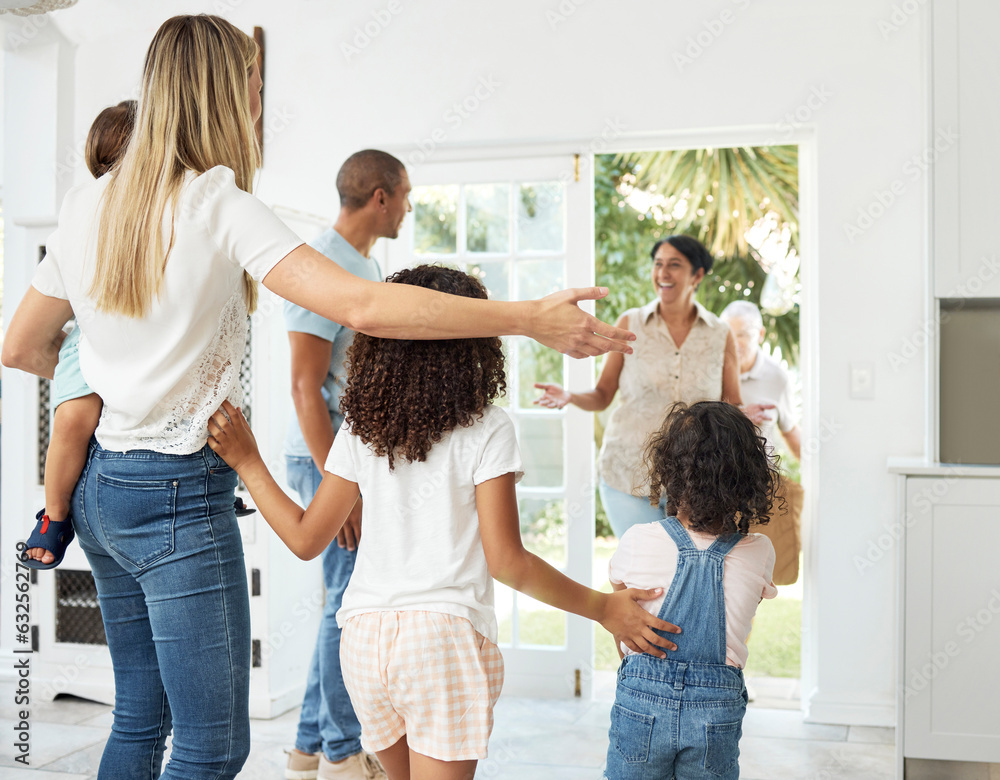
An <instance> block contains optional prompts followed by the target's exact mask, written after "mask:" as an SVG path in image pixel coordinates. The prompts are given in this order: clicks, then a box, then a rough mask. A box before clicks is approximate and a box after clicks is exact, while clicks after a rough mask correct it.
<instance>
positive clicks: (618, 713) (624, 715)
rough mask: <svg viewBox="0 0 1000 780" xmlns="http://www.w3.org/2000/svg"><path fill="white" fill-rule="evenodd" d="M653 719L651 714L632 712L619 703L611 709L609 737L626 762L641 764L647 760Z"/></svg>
mask: <svg viewBox="0 0 1000 780" xmlns="http://www.w3.org/2000/svg"><path fill="white" fill-rule="evenodd" d="M655 720H656V718H654V717H653V716H652V715H644V714H642V713H641V712H632V710H627V709H625V708H624V707H622V706H621V705H620V704H616V705H615V706H614V708H613V709H612V710H611V732H612V735H611V738H612V740H614V744H615V750H617V751H618V753H619V754H620V755H621V757H622V759H623V760H624V761H625V763H626V764H642V763H645V762H646V761H648V760H649V741H650V739H651V738H652V735H653V721H655Z"/></svg>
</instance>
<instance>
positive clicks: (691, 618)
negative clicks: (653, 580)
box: [658, 517, 740, 664]
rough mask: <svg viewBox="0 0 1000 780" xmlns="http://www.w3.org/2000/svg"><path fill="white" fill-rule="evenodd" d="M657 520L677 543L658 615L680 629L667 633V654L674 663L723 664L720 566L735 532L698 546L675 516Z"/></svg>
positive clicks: (723, 602) (723, 609)
mask: <svg viewBox="0 0 1000 780" xmlns="http://www.w3.org/2000/svg"><path fill="white" fill-rule="evenodd" d="M660 525H662V526H663V529H664V530H665V531H666V532H667V533H668V534H669V535H670V538H671V539H673V540H674V543H675V544H676V545H677V571H676V572H675V574H674V579H673V582H671V584H670V589H669V590H668V591H667V595H666V597H665V598H664V599H663V606H662V607H660V612H659V615H658V617H659V618H660V619H661V620H666V621H668V622H670V623H674V624H675V625H678V626H680V627H681V629H682V633H681V634H672V635H670V638H671V639H673V640H674V642H675V643H676V644H677V650H675V651H673V652H671V653H670V654H669V658H670V659H671V660H673V661H677V662H679V663H707V664H725V663H726V598H725V593H724V591H723V587H722V575H723V566H724V562H725V558H726V555H727V554H728V553H729V551H730V550H732V549H733V547H735V546H736V544H737V543H738V542H739V541H740V536H739V535H738V534H732V535H727V536H720V537H719V538H717V539H716V540H715V541H714V542H713V543H712V545H711V546H710V547H709V548H708V549H707V550H699V549H698V548H697V547H696V546H695V544H694V542H693V541H691V537H690V536H689V535H688V532H687V530H686V529H685V528H684V526H682V525H681V523H680V521H679V520H677V519H676V518H674V517H668V518H666V519H664V520H661V521H660Z"/></svg>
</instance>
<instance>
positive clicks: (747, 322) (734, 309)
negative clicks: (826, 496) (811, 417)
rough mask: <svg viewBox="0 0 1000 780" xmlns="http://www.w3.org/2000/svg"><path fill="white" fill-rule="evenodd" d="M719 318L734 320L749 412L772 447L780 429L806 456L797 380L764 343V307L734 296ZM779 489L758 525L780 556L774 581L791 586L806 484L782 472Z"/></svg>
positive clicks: (729, 322) (742, 388)
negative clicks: (796, 405) (780, 500)
mask: <svg viewBox="0 0 1000 780" xmlns="http://www.w3.org/2000/svg"><path fill="white" fill-rule="evenodd" d="M720 319H721V320H722V321H723V322H725V323H726V324H727V325H729V328H730V330H731V331H732V333H733V338H734V339H735V340H736V352H737V355H738V356H739V363H740V391H741V393H742V396H743V403H744V404H746V410H747V416H748V417H750V419H751V420H753V421H754V422H755V423H756V424H757V425H758V426H759V427H760V432H761V436H763V437H764V438H765V439H766V440H767V442H768V444H769V445H770V446H772V447H773V446H774V435H775V429H777V430H778V431H780V432H781V435H782V437H783V438H784V440H785V443H786V444H787V445H788V449H789V450H790V451H791V453H792V454H793V455H794V456H795V457H796V458H801V457H802V433H801V431H800V430H799V425H798V422H797V421H796V419H795V413H794V411H793V405H792V383H791V380H790V379H789V377H788V372H787V371H785V369H784V367H782V365H781V364H780V363H779V362H778V361H777V360H775V359H774V358H773V357H771V356H770V355H768V354H766V353H765V352H764V350H762V349H761V348H760V345H761V344H762V343H763V342H764V336H765V330H764V320H763V318H762V317H761V316H760V310H759V309H758V308H757V307H756V306H755V305H754V304H752V303H750V302H749V301H733V302H732V303H730V304H729V305H728V306H726V308H725V309H723V311H722V314H721V316H720ZM757 404H760V405H769V404H773V408H769V409H764V410H763V411H757V409H754V405H757ZM778 494H779V495H780V496H783V497H784V499H785V506H784V507H782V506H781V505H780V504H777V505H776V506H775V514H774V516H772V518H771V522H770V523H769V524H768V525H766V526H761V527H760V528H757V529H755V530H757V531H759V532H761V533H763V534H766V535H767V536H769V537H771V541H772V542H773V543H774V549H775V555H776V560H775V564H774V582H775V584H776V585H790V584H792V583H793V582H795V581H796V580H797V579H798V574H799V550H800V549H801V533H800V524H799V518H800V515H801V512H802V488H801V486H800V485H798V483H795V482H792V481H791V480H790V479H788V478H787V477H785V476H782V479H781V486H780V488H779V490H778Z"/></svg>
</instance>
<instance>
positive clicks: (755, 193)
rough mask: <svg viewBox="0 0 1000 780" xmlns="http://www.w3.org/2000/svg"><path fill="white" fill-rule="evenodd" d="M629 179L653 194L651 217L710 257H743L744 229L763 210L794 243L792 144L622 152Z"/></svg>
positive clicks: (794, 164)
mask: <svg viewBox="0 0 1000 780" xmlns="http://www.w3.org/2000/svg"><path fill="white" fill-rule="evenodd" d="M622 159H623V162H624V163H626V164H627V165H628V166H629V176H628V177H627V179H628V181H629V182H630V183H634V185H635V186H636V187H637V188H638V189H641V190H647V191H650V192H652V193H658V194H659V195H661V196H663V198H664V201H663V202H662V203H661V204H658V205H656V207H655V208H656V211H657V213H656V217H657V219H660V220H661V221H663V220H664V219H666V220H669V221H670V222H672V224H673V227H672V228H671V229H672V230H673V231H674V232H677V233H685V234H687V235H689V236H694V237H695V238H697V239H698V240H699V241H701V243H703V244H704V245H705V246H706V247H708V251H709V252H711V253H712V254H713V255H714V256H715V257H734V256H736V255H746V254H747V253H748V250H749V247H748V245H747V241H746V237H745V236H746V232H747V230H749V229H750V227H751V226H752V225H753V224H754V222H756V221H757V220H758V219H760V218H762V217H763V216H764V215H765V214H766V213H768V212H769V211H773V212H775V213H777V214H778V216H779V219H780V222H779V227H786V226H787V227H788V229H789V230H790V232H791V246H792V248H793V249H797V248H798V242H799V226H798V222H799V150H798V147H797V146H756V147H753V146H741V147H737V148H732V149H677V150H670V151H656V152H633V153H631V154H627V155H623V156H622Z"/></svg>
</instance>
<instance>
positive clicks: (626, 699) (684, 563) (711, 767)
mask: <svg viewBox="0 0 1000 780" xmlns="http://www.w3.org/2000/svg"><path fill="white" fill-rule="evenodd" d="M764 444H765V442H764V439H762V438H761V437H760V436H759V435H758V432H757V430H756V428H755V427H754V424H753V423H752V422H750V420H749V419H748V418H747V417H746V416H745V415H744V414H743V413H742V412H741V411H740V410H739V409H738V408H736V407H735V406H732V405H730V404H727V403H722V402H719V401H703V402H701V403H696V404H694V405H692V406H685V405H684V404H675V405H674V406H673V407H672V408H671V411H670V414H669V415H668V416H667V419H666V421H665V422H664V424H663V426H662V427H661V428H660V430H659V431H658V432H657V433H655V434H653V436H652V437H651V439H650V441H649V443H648V444H647V447H646V463H647V466H648V471H649V478H650V488H651V490H650V497H649V501H650V503H651V504H653V505H655V504H657V503H659V501H660V496H661V493H665V494H666V496H667V500H666V505H667V514H668V517H667V518H666V519H664V520H661V521H659V522H655V523H645V524H641V525H636V526H633V527H632V528H630V529H629V530H628V531H626V532H625V534H624V535H623V536H622V539H621V543H620V544H619V546H618V550H617V551H616V552H615V554H614V556H613V557H612V559H611V562H610V564H609V575H610V579H611V584H612V586H613V587H614V588H615V590H621V589H624V588H630V587H633V588H655V587H658V588H663V589H665V591H666V595H665V596H663V597H659V598H656V599H654V600H652V601H650V602H648V603H647V604H646V609H648V610H649V611H650V612H651V613H653V614H655V615H658V616H659V617H660V618H663V617H664V616H665V615H670V618H671V620H676V621H677V622H678V623H679V624H680V625H682V626H684V633H683V634H682V635H681V636H680V637H678V638H677V650H676V651H674V652H672V653H671V654H670V658H669V659H664V658H654V657H653V656H651V655H644V654H635V653H633V651H632V649H631V648H627V647H626V648H624V649H619V653H620V654H622V656H623V657H622V664H621V667H620V668H619V670H618V688H617V693H616V696H615V705H614V708H613V710H612V713H611V731H610V741H611V744H610V745H609V747H608V760H607V773H606V775H605V776H606V777H607V778H609V780H631V779H632V778H636V779H638V778H647V777H678V778H684V779H685V780H690V779H692V778H738V777H739V773H740V769H739V763H738V758H739V753H740V751H739V741H740V735H741V733H742V723H743V715H744V713H745V712H746V705H747V692H746V685H745V684H744V681H743V667H744V666H745V665H746V661H747V646H746V640H747V637H748V636H749V634H750V622H751V620H752V619H753V616H754V613H755V612H756V611H757V605H758V604H759V603H760V601H761V599H764V598H768V599H772V598H774V597H775V596H776V595H778V591H777V589H776V588H775V587H774V583H773V582H772V581H771V575H772V569H773V568H774V548H773V547H772V546H771V542H770V540H769V539H768V538H767V537H766V536H763V535H762V534H754V533H750V532H749V529H750V525H751V524H752V523H755V522H756V523H766V522H767V520H768V517H769V514H770V511H771V507H772V504H773V502H774V495H775V489H776V486H777V484H778V472H777V471H776V469H775V462H774V460H775V459H774V456H773V455H770V454H769V452H768V450H767V449H766V448H765V446H764Z"/></svg>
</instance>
